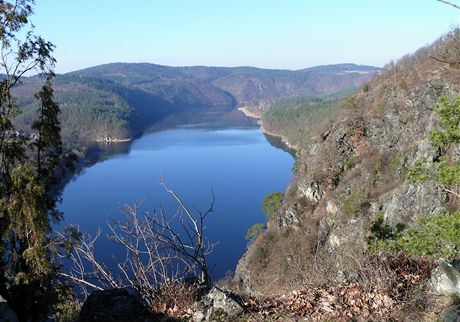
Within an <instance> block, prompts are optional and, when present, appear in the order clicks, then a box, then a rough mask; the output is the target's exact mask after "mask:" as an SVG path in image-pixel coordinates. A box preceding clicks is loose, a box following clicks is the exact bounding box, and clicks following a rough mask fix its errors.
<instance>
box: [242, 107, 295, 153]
mask: <svg viewBox="0 0 460 322" xmlns="http://www.w3.org/2000/svg"><path fill="white" fill-rule="evenodd" d="M238 111H240V112H241V113H243V114H244V115H245V116H247V117H250V118H252V119H255V120H257V124H259V126H260V130H261V131H262V133H264V134H267V135H270V136H274V137H277V138H280V139H281V142H283V144H285V145H286V146H287V147H288V148H289V149H292V150H294V151H298V150H299V147H298V146H295V145H293V144H291V143H290V142H289V140H288V138H287V137H285V136H284V135H282V134H279V133H274V132H271V131H269V130H267V129H266V128H265V127H264V122H263V121H262V115H260V114H258V113H254V112H251V111H249V110H248V109H247V107H245V106H243V107H238Z"/></svg>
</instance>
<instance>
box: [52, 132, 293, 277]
mask: <svg viewBox="0 0 460 322" xmlns="http://www.w3.org/2000/svg"><path fill="white" fill-rule="evenodd" d="M274 145H276V144H274ZM274 145H272V144H270V143H269V141H268V140H267V138H266V137H265V136H264V135H263V134H262V133H261V132H260V130H259V129H258V128H255V127H243V128H240V127H230V128H215V127H210V126H207V125H203V124H201V125H199V126H186V127H180V128H177V129H173V130H165V131H161V132H157V133H152V134H147V135H144V136H143V137H141V138H139V139H137V140H135V141H134V142H133V143H132V144H131V146H130V147H129V149H128V152H127V153H124V154H117V155H112V156H108V157H107V158H106V159H105V160H104V161H101V162H99V163H97V164H95V165H93V166H91V167H90V168H88V169H86V171H85V172H84V173H83V174H81V175H80V176H78V177H77V178H76V179H75V180H74V181H72V182H70V183H69V184H68V185H67V186H66V188H65V190H64V193H63V202H62V205H61V207H60V209H61V210H62V211H63V212H64V216H65V221H66V223H67V224H69V223H76V224H79V226H80V229H81V230H82V231H86V232H88V233H91V234H94V233H95V231H96V230H97V228H98V227H101V228H104V227H106V221H107V218H109V217H112V218H122V216H123V215H122V214H121V212H120V209H121V208H122V207H123V205H125V204H134V203H136V202H139V201H143V203H142V207H141V209H142V210H143V211H152V210H153V209H160V208H161V209H162V210H163V211H164V212H165V213H167V214H168V213H170V214H173V213H174V212H175V211H176V210H177V205H176V203H175V202H174V200H173V199H172V197H171V196H170V195H169V194H168V193H167V192H165V190H164V188H163V187H162V186H161V185H160V177H161V176H163V177H164V180H165V182H166V183H167V184H168V186H170V187H171V188H173V189H174V190H175V191H176V193H177V194H178V195H179V196H181V198H182V199H183V201H185V203H186V204H187V205H188V206H189V207H190V208H193V207H196V208H197V209H200V210H203V211H205V210H207V209H208V208H209V205H210V201H211V196H212V195H211V189H213V190H214V193H215V207H214V210H215V213H214V214H213V215H211V216H210V217H208V221H207V225H206V229H207V235H208V237H209V239H210V241H214V242H219V243H218V245H217V246H216V248H215V251H214V253H213V254H212V255H211V256H210V257H209V260H210V263H211V265H215V268H214V270H213V271H212V276H213V277H214V278H215V279H219V278H222V277H223V276H224V275H225V274H226V273H227V272H233V271H234V269H235V267H236V264H237V262H238V260H239V258H240V257H241V255H242V254H243V253H244V252H245V250H246V247H247V241H246V240H245V239H244V237H245V234H246V231H247V229H248V228H249V227H251V226H252V225H253V224H255V223H260V222H265V217H264V214H263V212H262V209H261V205H262V202H263V198H264V196H266V195H267V194H269V193H271V192H274V191H284V190H285V189H286V187H287V185H288V183H289V181H290V180H291V177H292V173H291V168H292V164H293V161H294V160H293V158H292V156H291V155H290V154H289V153H287V152H285V151H283V150H282V149H280V148H277V147H275V146H274ZM105 234H106V233H105ZM105 234H104V233H103V234H102V235H101V237H104V236H105ZM96 253H97V255H98V256H99V258H101V259H103V260H104V261H107V262H110V258H111V253H116V250H115V248H114V245H113V244H111V242H108V241H105V240H104V238H101V240H100V242H99V243H98V244H97V245H96Z"/></svg>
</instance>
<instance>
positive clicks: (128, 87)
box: [15, 63, 378, 141]
mask: <svg viewBox="0 0 460 322" xmlns="http://www.w3.org/2000/svg"><path fill="white" fill-rule="evenodd" d="M376 71H378V68H375V67H368V66H357V65H352V64H342V65H330V66H318V67H315V68H310V69H305V70H299V71H289V70H268V69H259V68H254V67H234V68H227V67H204V66H192V67H169V66H161V65H154V64H147V63H142V64H128V63H113V64H106V65H100V66H95V67H91V68H88V69H84V70H80V71H75V72H71V73H68V74H64V75H58V76H57V77H56V78H55V80H54V88H55V97H56V100H57V102H58V103H59V104H60V106H61V109H62V115H61V121H62V124H63V137H64V138H65V139H66V140H67V141H68V140H70V139H72V140H79V139H87V140H95V139H98V138H101V137H111V138H118V139H121V138H127V137H131V136H133V135H136V134H139V133H141V132H142V131H144V130H145V129H146V128H148V127H150V126H152V125H153V124H155V123H156V122H158V121H159V120H161V119H162V118H163V117H165V116H166V115H168V114H171V113H174V112H178V111H181V112H183V111H185V110H197V111H204V110H206V111H230V110H232V109H233V108H235V107H236V106H238V105H240V106H242V105H246V104H249V103H250V104H254V105H257V104H261V102H263V101H265V100H271V99H275V100H276V99H278V98H282V97H289V96H293V95H321V94H328V93H332V92H336V91H338V90H343V89H347V88H350V87H355V86H356V85H359V84H361V83H362V82H363V81H365V80H368V79H370V77H371V76H372V75H373V74H374V73H375V72H376ZM38 83H39V77H38V76H35V77H30V78H28V79H26V80H25V81H24V82H23V84H22V85H21V86H19V87H17V88H16V89H15V95H16V97H17V100H18V102H19V104H20V106H21V107H22V110H23V114H22V115H20V116H19V117H18V118H17V119H16V124H17V125H18V126H19V127H20V128H22V129H25V130H27V129H28V128H29V127H30V124H31V120H32V119H33V116H34V113H35V108H36V106H37V105H36V102H35V101H34V100H33V99H32V98H31V97H33V95H32V93H34V91H35V90H36V89H37V86H38V85H37V84H38Z"/></svg>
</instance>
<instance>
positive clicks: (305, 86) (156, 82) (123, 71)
mask: <svg viewBox="0 0 460 322" xmlns="http://www.w3.org/2000/svg"><path fill="white" fill-rule="evenodd" d="M379 70H380V69H379V68H377V67H373V66H362V65H355V64H338V65H325V66H317V67H312V68H307V69H302V70H296V71H292V70H276V69H261V68H255V67H205V66H192V67H168V66H161V65H154V64H146V63H142V64H128V63H114V64H107V65H100V66H96V67H92V68H88V69H84V70H80V71H76V72H73V73H71V74H73V75H78V76H86V77H97V78H104V79H109V80H112V81H115V82H120V83H122V84H124V85H127V86H134V87H136V88H139V89H142V90H145V91H148V92H151V93H154V94H156V95H165V94H166V93H170V91H168V89H169V88H171V87H172V84H174V86H176V88H177V89H178V91H177V92H176V93H177V94H180V93H179V89H181V88H184V89H186V88H188V86H191V85H195V86H203V85H204V84H207V85H208V86H209V87H200V89H201V90H199V91H198V92H196V94H205V95H204V97H206V96H207V95H208V94H209V93H210V91H211V88H212V87H214V92H219V90H223V91H225V92H228V93H230V94H231V95H232V96H233V97H234V98H235V99H236V102H237V103H238V104H239V105H247V104H257V102H258V101H259V100H262V99H268V98H275V97H286V96H306V95H323V94H328V93H333V92H338V91H340V90H343V89H346V88H350V87H356V86H359V85H361V84H362V83H363V82H364V81H367V80H369V79H370V78H371V77H372V75H373V74H375V73H376V72H378V71H379ZM198 84H200V85H198ZM172 97H173V96H172ZM172 97H171V98H172ZM171 98H170V99H171Z"/></svg>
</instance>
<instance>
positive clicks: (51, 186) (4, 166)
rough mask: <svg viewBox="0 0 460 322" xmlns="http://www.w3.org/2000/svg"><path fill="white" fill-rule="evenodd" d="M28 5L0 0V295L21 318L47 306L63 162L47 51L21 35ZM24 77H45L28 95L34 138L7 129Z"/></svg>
mask: <svg viewBox="0 0 460 322" xmlns="http://www.w3.org/2000/svg"><path fill="white" fill-rule="evenodd" d="M32 4H33V0H16V1H13V2H8V1H0V42H1V47H0V69H1V70H0V73H1V74H2V80H1V81H0V236H1V241H0V295H2V296H3V297H4V298H6V299H7V300H8V302H9V303H10V305H11V306H12V307H13V309H16V310H15V311H16V313H17V314H19V317H20V319H21V320H27V319H29V320H35V319H36V318H37V316H38V315H40V314H41V315H42V316H43V314H44V313H46V310H47V309H48V307H49V304H50V302H49V301H50V300H51V296H50V294H52V291H53V289H52V281H53V277H54V273H55V270H56V267H54V265H53V262H52V260H51V257H52V253H51V250H50V247H49V245H50V242H51V241H52V239H51V237H52V236H51V235H50V233H51V224H52V222H53V220H54V221H57V220H59V219H61V214H60V213H59V211H57V209H56V204H57V201H58V200H59V193H57V188H58V185H59V180H58V174H60V173H62V171H64V170H63V169H62V168H63V165H65V164H66V155H65V154H64V152H63V147H62V141H61V134H60V124H59V120H58V115H59V112H60V110H59V106H58V105H57V104H56V103H55V102H54V101H53V90H52V87H51V77H52V76H53V73H52V69H53V67H54V64H55V59H54V58H53V57H52V56H51V53H52V51H53V49H54V46H53V45H52V44H51V43H50V42H47V41H45V40H44V39H43V38H41V37H39V36H36V35H34V33H33V30H32V31H29V32H26V33H24V31H25V29H26V28H27V27H28V26H30V23H29V20H28V19H29V16H30V15H31V14H32V13H33V11H32ZM24 34H25V38H24V39H19V35H24ZM28 73H38V74H40V75H46V76H47V77H46V81H45V84H44V86H43V87H42V88H41V90H40V91H39V92H38V93H37V94H36V95H35V98H36V99H37V100H38V103H39V108H38V113H37V114H38V118H37V120H36V121H35V122H33V124H32V129H33V130H34V131H36V132H37V133H36V134H37V138H36V139H35V140H30V139H29V138H26V137H25V136H24V135H22V134H21V133H20V132H19V131H16V129H15V127H14V125H13V119H14V117H16V116H17V115H18V114H20V113H21V111H20V109H19V108H18V106H17V103H16V101H15V99H14V97H13V94H12V90H13V88H14V87H15V86H17V85H19V84H20V83H21V79H22V77H23V76H24V75H25V74H28Z"/></svg>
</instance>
